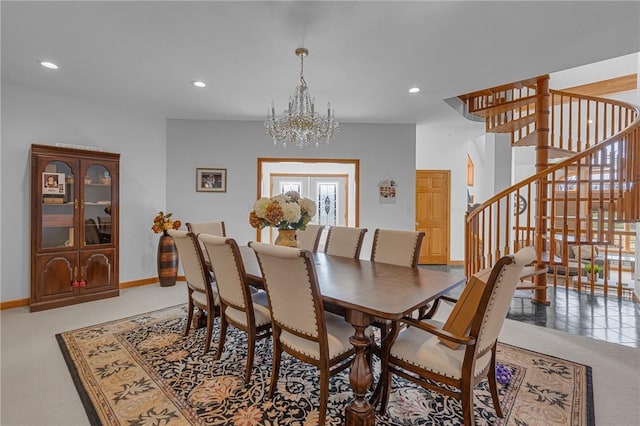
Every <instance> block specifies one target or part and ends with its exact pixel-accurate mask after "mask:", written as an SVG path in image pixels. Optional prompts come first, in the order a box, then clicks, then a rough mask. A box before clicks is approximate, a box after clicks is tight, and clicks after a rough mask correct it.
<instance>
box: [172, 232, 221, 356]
mask: <svg viewBox="0 0 640 426" xmlns="http://www.w3.org/2000/svg"><path fill="white" fill-rule="evenodd" d="M167 232H168V233H169V235H171V237H172V238H173V241H174V242H175V244H176V248H177V249H178V256H179V258H180V262H181V263H182V269H183V271H184V275H185V278H186V279H187V291H188V296H189V307H188V316H187V325H186V327H185V330H184V335H185V336H187V335H188V334H189V330H190V329H191V323H192V320H193V310H194V308H198V309H202V310H203V311H205V312H206V314H207V335H206V340H205V343H204V353H207V352H209V349H210V347H211V337H212V335H213V320H214V318H215V317H216V316H217V315H218V314H219V306H220V302H219V298H218V288H217V286H216V284H215V283H214V282H213V280H212V278H211V275H210V274H209V270H208V268H207V265H206V264H205V261H204V255H203V253H202V249H201V248H200V243H199V241H198V237H196V235H195V234H194V233H193V232H186V231H178V230H175V229H170V230H169V231H167Z"/></svg>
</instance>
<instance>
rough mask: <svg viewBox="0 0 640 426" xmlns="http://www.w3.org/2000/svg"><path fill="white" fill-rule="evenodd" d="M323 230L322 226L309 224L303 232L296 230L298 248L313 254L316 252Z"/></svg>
mask: <svg viewBox="0 0 640 426" xmlns="http://www.w3.org/2000/svg"><path fill="white" fill-rule="evenodd" d="M323 229H324V225H314V224H312V223H310V224H308V225H307V229H305V230H304V231H300V230H298V231H297V232H296V236H297V237H298V245H299V246H300V248H301V249H303V250H309V251H312V252H314V253H315V252H317V251H318V244H320V237H321V235H322V230H323Z"/></svg>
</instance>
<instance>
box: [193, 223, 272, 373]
mask: <svg viewBox="0 0 640 426" xmlns="http://www.w3.org/2000/svg"><path fill="white" fill-rule="evenodd" d="M198 239H199V240H200V241H201V242H202V243H203V244H204V246H205V249H206V251H207V253H208V254H209V259H211V268H212V270H213V272H214V273H215V275H216V284H217V286H218V296H219V298H220V339H219V341H218V353H217V354H216V359H220V356H221V355H222V350H223V348H224V342H225V339H226V334H227V324H231V325H232V326H234V327H235V328H237V329H239V330H242V331H244V332H245V333H247V367H246V370H245V374H244V382H245V384H247V383H249V380H250V379H251V369H252V368H253V355H254V351H255V345H256V341H257V340H260V339H264V338H267V337H269V336H271V314H270V312H269V302H268V300H267V293H265V292H264V291H259V292H257V293H254V294H251V292H250V291H249V284H248V283H247V278H246V273H245V270H244V264H243V263H242V256H241V255H240V249H239V248H238V244H237V243H236V241H235V240H234V239H232V238H225V237H218V236H214V235H208V234H200V235H198Z"/></svg>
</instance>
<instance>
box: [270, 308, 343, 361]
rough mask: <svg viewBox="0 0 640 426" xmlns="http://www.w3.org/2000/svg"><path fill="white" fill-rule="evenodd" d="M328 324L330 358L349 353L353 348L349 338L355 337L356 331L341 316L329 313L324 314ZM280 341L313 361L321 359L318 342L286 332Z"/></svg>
mask: <svg viewBox="0 0 640 426" xmlns="http://www.w3.org/2000/svg"><path fill="white" fill-rule="evenodd" d="M324 317H325V321H326V324H327V341H328V343H329V358H335V357H337V356H338V355H341V354H343V353H345V352H347V351H349V350H350V349H351V348H353V346H352V345H351V342H349V338H350V337H351V336H353V334H354V329H353V327H352V326H351V324H349V323H348V322H347V321H345V320H344V318H342V317H341V316H339V315H334V314H332V313H329V312H325V314H324ZM280 341H281V342H282V343H283V344H284V345H286V346H288V347H290V348H292V349H295V350H296V351H299V352H302V353H303V354H305V355H308V356H310V357H311V358H313V359H320V349H319V345H318V343H316V342H312V341H310V340H307V339H303V338H301V337H298V336H296V335H294V334H291V333H289V332H287V331H285V330H282V334H280Z"/></svg>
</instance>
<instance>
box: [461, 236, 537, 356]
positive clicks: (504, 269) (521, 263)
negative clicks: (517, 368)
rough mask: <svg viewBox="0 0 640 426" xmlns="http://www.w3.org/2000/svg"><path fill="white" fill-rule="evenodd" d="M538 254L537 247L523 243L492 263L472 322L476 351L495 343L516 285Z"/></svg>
mask: <svg viewBox="0 0 640 426" xmlns="http://www.w3.org/2000/svg"><path fill="white" fill-rule="evenodd" d="M535 258H536V251H535V249H534V248H533V247H524V248H522V249H520V250H519V251H518V252H517V253H516V254H514V255H510V256H503V257H502V258H500V259H499V260H498V261H497V262H496V264H495V265H494V266H493V269H492V270H491V274H490V276H489V279H488V281H487V284H486V286H485V289H484V292H483V294H482V298H481V299H480V304H479V306H478V311H477V312H476V314H475V316H474V318H473V322H472V323H471V333H470V334H471V335H472V336H475V337H476V344H475V352H476V353H477V354H483V353H485V352H486V350H487V349H488V348H491V347H492V346H493V345H494V344H495V342H496V340H497V339H498V334H499V333H500V329H501V328H502V324H503V323H504V319H505V318H506V316H507V311H508V310H509V305H510V304H511V300H512V298H513V294H514V292H515V290H516V286H517V285H518V283H519V282H520V274H521V273H522V269H523V268H524V267H525V266H526V265H528V264H530V263H531V262H533V261H534V260H535Z"/></svg>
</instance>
